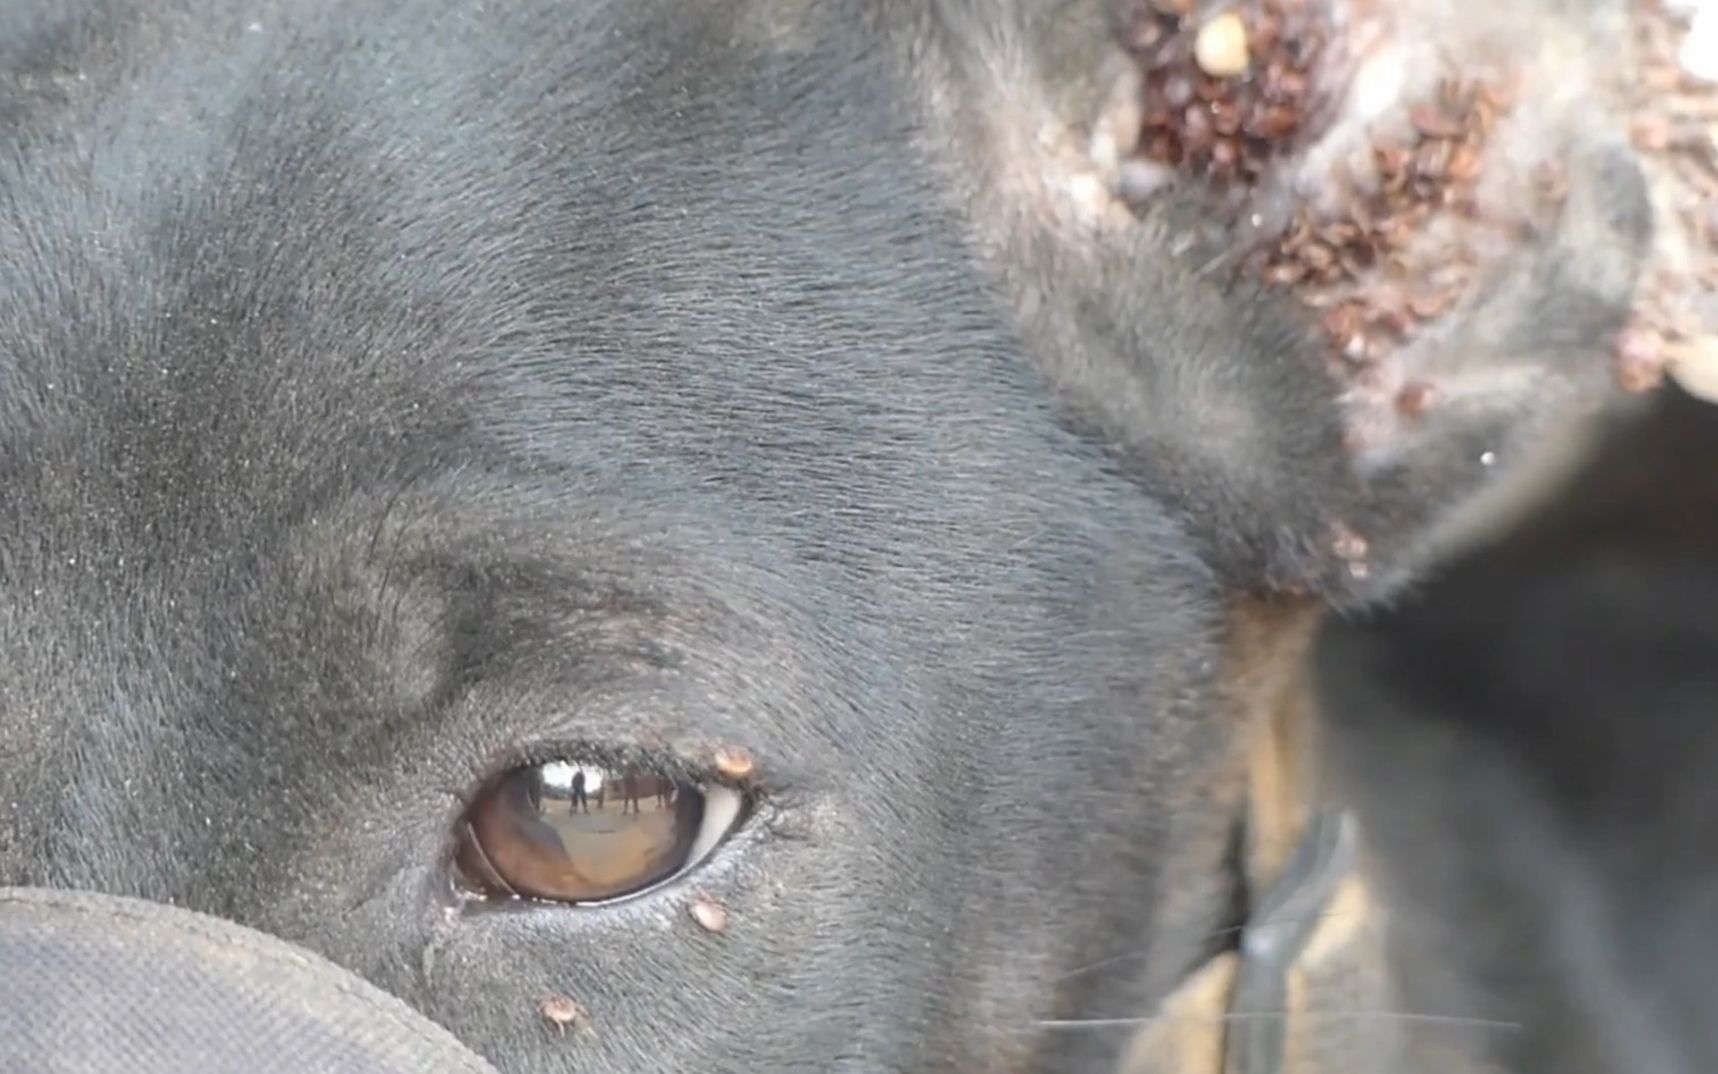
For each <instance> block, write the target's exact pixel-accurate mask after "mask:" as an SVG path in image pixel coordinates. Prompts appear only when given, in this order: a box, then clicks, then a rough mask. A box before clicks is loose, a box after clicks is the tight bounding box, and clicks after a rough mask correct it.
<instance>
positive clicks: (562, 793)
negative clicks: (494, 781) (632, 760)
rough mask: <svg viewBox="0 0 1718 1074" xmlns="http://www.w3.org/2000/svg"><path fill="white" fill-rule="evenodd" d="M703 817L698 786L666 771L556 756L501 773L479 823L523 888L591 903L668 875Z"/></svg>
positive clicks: (497, 860)
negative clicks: (590, 762)
mask: <svg viewBox="0 0 1718 1074" xmlns="http://www.w3.org/2000/svg"><path fill="white" fill-rule="evenodd" d="M703 814H704V797H703V795H702V794H700V793H699V792H698V791H697V789H696V788H694V787H692V786H689V785H687V784H684V783H680V782H677V781H675V780H673V779H671V778H668V777H667V776H664V775H662V774H661V773H658V772H653V771H650V770H648V769H644V768H636V767H620V768H609V767H604V766H597V765H588V764H576V763H571V762H564V761H553V762H550V763H548V764H543V765H537V766H535V767H532V768H526V769H521V770H519V771H518V772H515V773H514V774H513V775H511V776H509V777H507V778H506V779H504V780H503V781H502V783H501V785H500V786H498V787H497V788H496V790H495V795H494V797H493V798H492V799H491V800H490V801H489V802H488V803H485V804H483V805H481V806H480V807H479V808H478V810H477V812H476V815H475V818H474V824H473V828H474V832H475V834H476V836H477V839H478V841H479V843H480V845H481V847H482V849H483V851H484V853H485V854H486V855H487V857H488V859H489V861H490V863H491V865H492V866H493V868H494V871H495V872H496V873H497V874H498V875H499V877H500V879H501V880H503V881H504V882H505V883H506V884H507V885H508V886H509V887H510V888H512V889H513V890H514V891H516V892H517V893H519V894H520V895H526V896H534V897H537V898H545V899H555V900H559V901H585V902H590V901H597V900H601V899H606V898H615V897H617V896H620V895H625V894H629V893H631V892H634V891H638V890H640V889H641V888H644V887H648V886H649V885H651V884H653V883H656V882H657V881H660V880H663V879H666V878H667V877H668V876H670V875H672V874H673V873H674V872H675V871H677V870H678V869H679V868H680V867H681V866H682V865H683V864H684V863H685V861H686V857H687V855H688V854H689V853H690V851H691V849H692V845H693V843H694V842H695V841H696V839H697V836H698V831H699V827H700V824H701V822H702V820H703Z"/></svg>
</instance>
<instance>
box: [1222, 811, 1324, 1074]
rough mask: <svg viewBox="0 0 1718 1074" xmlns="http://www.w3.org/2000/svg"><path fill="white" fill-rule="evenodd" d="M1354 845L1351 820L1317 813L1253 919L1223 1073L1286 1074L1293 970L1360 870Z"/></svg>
mask: <svg viewBox="0 0 1718 1074" xmlns="http://www.w3.org/2000/svg"><path fill="white" fill-rule="evenodd" d="M1354 839H1355V836H1354V823H1353V820H1352V819H1351V818H1350V817H1349V816H1348V815H1347V814H1345V813H1340V812H1337V811H1335V810H1321V811H1319V812H1315V813H1314V814H1313V815H1312V816H1311V817H1310V818H1308V822H1307V825H1306V829H1305V831H1304V832H1303V833H1302V835H1301V839H1300V842H1299V844H1298V845H1297V846H1296V847H1295V850H1294V853H1293V854H1292V855H1291V856H1290V858H1289V860H1288V862H1287V864H1286V865H1285V866H1284V868H1283V872H1282V875H1281V876H1280V877H1278V878H1277V880H1276V882H1275V883H1274V884H1272V885H1271V886H1270V887H1269V888H1267V889H1266V890H1265V893H1264V895H1263V897H1261V898H1260V899H1259V900H1258V902H1257V903H1256V904H1255V905H1254V907H1253V909H1252V912H1251V913H1250V914H1249V915H1248V917H1247V922H1246V924H1245V925H1243V926H1242V929H1241V942H1240V949H1239V952H1238V953H1239V957H1240V961H1239V964H1238V966H1237V968H1236V972H1235V985H1234V990H1233V992H1232V994H1231V998H1230V1001H1229V1014H1230V1018H1229V1020H1228V1026H1227V1029H1226V1031H1225V1033H1224V1035H1223V1037H1224V1040H1223V1074H1283V1069H1284V1059H1283V1056H1284V1038H1285V1036H1286V1034H1287V1030H1288V1026H1287V1017H1286V1016H1287V1014H1288V1013H1289V1009H1290V1008H1289V996H1288V978H1289V971H1290V970H1291V969H1292V968H1293V967H1294V964H1295V962H1296V961H1297V960H1298V959H1299V958H1300V956H1301V953H1302V952H1303V951H1305V949H1306V946H1307V942H1308V941H1309V940H1310V939H1311V938H1312V935H1313V933H1314V932H1315V931H1317V929H1318V926H1319V923H1320V920H1321V919H1322V917H1323V916H1324V914H1325V913H1326V912H1327V911H1328V909H1329V908H1330V905H1331V902H1332V900H1333V899H1334V898H1335V896H1336V891H1337V888H1338V887H1339V886H1340V885H1341V883H1342V881H1343V879H1344V878H1345V877H1347V876H1348V874H1349V872H1350V870H1352V869H1353V867H1354Z"/></svg>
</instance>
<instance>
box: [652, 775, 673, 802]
mask: <svg viewBox="0 0 1718 1074" xmlns="http://www.w3.org/2000/svg"><path fill="white" fill-rule="evenodd" d="M673 800H674V783H673V782H672V781H671V780H666V779H658V780H657V781H656V808H657V809H661V808H662V807H663V806H665V805H667V804H669V803H670V802H672V801H673Z"/></svg>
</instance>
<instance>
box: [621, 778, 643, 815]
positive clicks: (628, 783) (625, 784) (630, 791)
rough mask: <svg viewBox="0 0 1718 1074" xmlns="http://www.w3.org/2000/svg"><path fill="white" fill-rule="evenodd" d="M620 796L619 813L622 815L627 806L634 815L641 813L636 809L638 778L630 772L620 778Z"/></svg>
mask: <svg viewBox="0 0 1718 1074" xmlns="http://www.w3.org/2000/svg"><path fill="white" fill-rule="evenodd" d="M620 796H621V799H622V800H621V803H620V811H621V812H622V813H625V812H626V807H627V806H631V807H632V811H633V812H634V813H642V812H643V810H641V809H639V808H638V777H637V776H635V775H633V774H632V773H631V772H628V773H627V774H626V775H624V776H622V777H620Z"/></svg>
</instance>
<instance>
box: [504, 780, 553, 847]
mask: <svg viewBox="0 0 1718 1074" xmlns="http://www.w3.org/2000/svg"><path fill="white" fill-rule="evenodd" d="M499 801H500V805H501V809H502V814H503V816H504V818H505V822H506V824H507V826H508V827H509V828H511V829H513V835H514V837H515V838H517V839H518V840H519V842H521V843H523V844H526V845H529V846H534V847H537V848H538V850H539V851H541V852H543V853H545V854H549V855H551V857H550V858H549V860H550V861H557V860H559V859H560V858H561V857H563V856H565V855H566V853H567V847H566V844H564V843H562V842H561V837H560V835H559V834H558V833H557V832H556V831H555V829H554V828H551V827H550V826H549V825H548V824H547V823H546V822H545V821H544V820H543V815H542V812H541V807H542V789H541V788H540V787H539V786H538V785H537V784H536V783H535V782H533V781H530V780H523V779H510V780H508V781H507V782H506V783H505V784H503V785H502V789H501V795H500V800H499Z"/></svg>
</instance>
